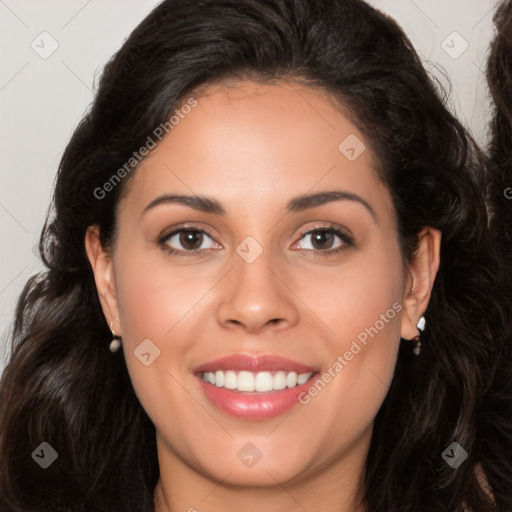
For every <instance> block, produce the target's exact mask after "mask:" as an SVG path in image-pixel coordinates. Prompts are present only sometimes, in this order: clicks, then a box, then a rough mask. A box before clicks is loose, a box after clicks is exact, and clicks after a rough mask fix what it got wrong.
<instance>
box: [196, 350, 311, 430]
mask: <svg viewBox="0 0 512 512" xmlns="http://www.w3.org/2000/svg"><path fill="white" fill-rule="evenodd" d="M216 370H224V371H225V370H235V371H237V370H238V371H242V370H245V371H252V372H255V373H256V372H260V371H277V370H283V371H286V372H297V373H309V372H313V373H314V375H313V376H312V378H311V379H309V380H308V381H307V382H305V383H304V384H302V385H300V386H295V387H293V388H285V389H282V390H279V391H269V392H268V393H257V392H252V393H249V392H241V391H234V390H231V389H225V388H218V387H217V386H214V385H212V384H210V383H208V382H205V381H204V380H203V378H202V374H203V373H204V372H215V371H216ZM194 372H195V374H196V378H197V379H198V382H199V385H200V387H201V389H202V391H203V392H204V394H205V396H206V398H207V399H208V400H209V401H210V402H211V403H212V404H213V405H215V406H216V407H217V408H218V409H220V410H221V411H223V412H225V413H227V414H229V415H231V416H235V417H237V418H242V419H246V420H264V419H267V418H272V417H274V416H279V415H281V414H284V413H285V412H287V411H289V410H290V409H291V408H292V407H293V406H295V405H297V403H298V396H299V395H300V393H302V392H304V391H306V390H307V389H308V388H309V387H310V386H311V385H312V384H313V383H314V381H315V380H316V379H317V378H320V373H319V372H318V371H317V370H316V369H315V368H313V367H311V366H306V365H303V364H300V363H297V362H295V361H291V360H290V359H286V358H283V357H279V356H271V355H264V356H249V355H247V354H236V355H233V356H229V357H224V358H222V359H217V360H215V361H211V362H209V363H206V364H203V365H201V366H199V367H197V368H196V369H195V370H194Z"/></svg>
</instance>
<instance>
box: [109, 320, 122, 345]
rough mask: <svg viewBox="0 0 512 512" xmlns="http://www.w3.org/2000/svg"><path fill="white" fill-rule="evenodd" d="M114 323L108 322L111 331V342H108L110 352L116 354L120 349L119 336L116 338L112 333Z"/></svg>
mask: <svg viewBox="0 0 512 512" xmlns="http://www.w3.org/2000/svg"><path fill="white" fill-rule="evenodd" d="M113 326H114V322H110V330H111V331H112V341H111V342H110V346H109V349H110V352H117V351H118V350H119V349H120V348H121V336H117V335H116V333H115V332H114V327H113Z"/></svg>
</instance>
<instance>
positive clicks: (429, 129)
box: [0, 0, 512, 512]
mask: <svg viewBox="0 0 512 512" xmlns="http://www.w3.org/2000/svg"><path fill="white" fill-rule="evenodd" d="M238 79H250V80H253V81H256V82H260V83H267V82H278V81H279V80H287V81H288V82H290V83H293V82H294V83H300V84H304V85H307V86H309V87H312V88H316V89H318V90H322V91H326V92H328V93H329V94H330V95H331V97H332V98H334V99H336V100H338V101H339V104H340V105H342V107H343V112H344V113H345V115H348V116H349V117H350V119H351V121H352V122H353V123H354V124H355V125H356V126H357V127H358V129H359V130H360V131H361V132H362V133H363V134H364V136H365V138H366V142H367V143H368V144H369V145H370V146H371V148H372V149H373V151H374V153H375V155H376V156H377V163H378V169H377V172H378V174H379V176H380V177H381V179H382V180H383V181H384V183H385V184H386V185H387V187H388V188H389V191H390V193H391V195H392V198H393V204H394V208H395V210H396V213H397V219H398V220H397V237H398V240H399V243H400V247H401V251H402V255H403V260H404V262H406V263H407V262H410V261H411V260H412V258H413V257H414V253H415V249H416V248H417V242H418V234H419V232H420V230H421V229H422V228H423V227H425V226H431V227H433V228H437V229H439V230H441V231H442V244H441V266H440V269H439V272H438V275H437V278H436V280H435V284H434V287H433V292H432V297H431V301H430V304H429V307H428V309H427V311H426V313H425V318H426V321H427V329H426V330H425V331H424V332H423V333H422V352H421V355H420V356H419V357H416V356H414V355H412V353H411V346H410V343H407V342H405V341H404V342H403V343H402V344H401V346H400V350H399V354H398V360H397V364H396V370H395V374H394V377H393V380H392V383H391V387H390V389H389V393H388V395H387V396H386V398H385V400H384V403H383V404H382V407H381V409H380V410H379V412H378V414H377V416H376V418H375V424H374V430H373V437H372V440H371V445H370V451H369V454H368V458H367V461H366V466H365V474H364V479H363V481H362V489H361V492H362V496H363V498H364V504H365V508H366V509H367V510H368V511H369V512H418V511H428V512H441V511H444V512H454V511H455V512H458V511H463V510H466V511H470V512H491V511H494V512H495V511H500V512H510V511H511V510H512V497H511V495H510V487H511V474H512V458H511V456H510V454H511V453H512V434H511V429H510V425H509V418H507V417H506V416H505V413H506V411H509V410H510V403H511V397H510V394H506V393H504V392H503V387H501V388H500V387H499V386H496V384H495V382H496V380H497V377H496V375H498V374H499V375H504V374H505V373H504V371H503V368H502V365H503V362H502V361H503V360H504V356H505V354H506V351H507V350H508V349H507V347H508V346H509V342H510V338H509V337H508V338H507V336H509V335H508V334H507V330H506V329H507V322H509V321H510V318H509V317H508V316H507V313H508V311H507V310H506V309H504V308H503V304H504V300H505V295H506V289H505V288H504V284H503V283H504V282H505V280H506V276H507V269H506V267H505V265H504V264H503V258H502V257H501V254H500V252H499V250H498V244H497V242H496V240H495V237H493V236H492V233H491V231H490V229H489V219H488V212H487V207H486V202H485V201H486V198H487V195H488V188H489V183H488V179H487V174H486V167H487V165H486V160H485V157H484V155H483V154H482V152H481V151H480V150H479V149H478V148H477V146H476V144H475V143H474V140H473V139H472V137H471V136H470V134H469V133H468V132H467V131H466V129H465V128H464V127H463V126H462V125H461V124H460V123H459V122H458V121H457V119H456V118H455V117H454V116H453V115H452V114H451V113H450V112H449V109H448V108H447V105H446V103H447V98H446V95H445V94H444V93H443V92H442V91H441V87H440V84H439V83H437V82H436V80H434V79H432V78H431V77H430V75H429V74H428V73H427V72H426V71H425V69H424V68H423V66H422V63H421V60H420V58H419V57H418V55H417V54H416V52H415V50H414V49H413V46H412V44H411V42H410V41H409V40H408V39H407V37H406V36H405V34H404V33H403V31H402V30H401V29H400V27H399V26H398V25H397V24H396V22H394V21H393V20H392V19H391V18H389V17H387V16H385V15H384V14H382V13H380V12H379V11H377V10H375V9H373V8H372V7H370V6H369V5H367V4H366V3H364V2H363V1H361V0H315V1H311V0H201V1H190V0H165V1H163V2H162V3H160V4H159V5H158V6H156V7H155V8H154V10H153V11H152V12H151V13H150V14H149V15H148V16H147V17H146V18H145V19H144V20H143V21H142V22H141V23H140V25H139V26H137V27H136V28H135V30H134V31H133V32H132V33H131V35H130V36H129V37H128V39H127V40H126V41H125V43H124V44H123V46H122V47H121V48H120V50H119V51H118V52H117V53H116V54H115V55H114V56H113V57H112V59H111V60H110V61H109V62H108V64H107V65H106V66H105V68H104V71H103V74H102V76H101V79H100V81H99V86H98V89H97V91H96V94H95V98H94V101H93V103H92V105H91V108H90V109H89V110H88V112H87V113H86V115H85V116H84V118H83V119H82V121H81V122H80V124H79V126H78V127H77V128H76V130H75V132H74V133H73V136H72V137H71V140H70V142H69V144H68V146H67V147H66V149H65V152H64V154H63V157H62V160H61V162H60V166H59V171H58V175H57V179H56V183H55V190H54V197H53V203H52V206H53V207H52V208H51V209H50V210H49V213H48V217H47V220H46V223H45V226H44V228H43V231H42V234H41V240H40V252H41V257H42V259H43V260H44V263H45V266H46V267H47V270H45V271H44V272H41V273H39V274H38V275H35V276H33V277H32V278H31V279H30V280H29V281H28V283H27V284H26V286H25V288H24V290H23V292H22V294H21V296H20V298H19V302H18V304H17V311H16V316H15V321H14V327H13V338H12V346H11V354H10V358H9V361H8V364H7V366H6V368H5V371H4V373H3V376H2V380H1V382H0V501H2V502H3V503H4V505H3V506H4V508H5V509H6V510H9V511H14V512H22V511H23V512H27V511H38V512H45V511H48V512H50V511H51V512H55V511H67V512H77V511H109V512H112V511H115V512H117V511H119V512H127V511H133V512H135V511H137V512H141V511H142V512H153V510H154V508H153V507H154V503H153V490H154V487H155V484H156V482H157V480H158V477H159V466H158V459H157V451H156V442H155V428H154V425H153V424H152V422H151V421H150V419H149V417H148V416H147V414H146V413H145V411H144V410H143V408H142V406H141V405H140V403H139V401H138V399H137V397H136V395H135V392H134V389H133V387H132V384H131V381H130V378H129V375H128V372H127V369H126V365H125V361H124V359H123V357H122V356H121V355H120V354H122V351H121V352H119V353H117V354H112V353H111V352H110V351H109V350H108V345H109V341H110V339H111V333H110V330H109V328H108V326H107V324H106V321H105V318H104V315H103V312H102V309H101V307H100V303H99V300H98V295H97V291H96V287H95V283H94V279H93V273H92V270H91V266H90V264H89V261H88V259H87V256H86V253H85V248H84V236H85V232H86V229H87V227H88V226H90V225H92V224H98V225H99V226H100V235H101V243H102V244H103V245H104V246H105V247H106V248H109V247H111V245H112V241H113V239H114V237H115V235H116V205H117V204H118V202H119V198H120V197H121V196H122V194H123V191H126V187H127V184H128V183H130V182H131V178H132V177H133V175H134V173H135V172H136V169H133V171H132V172H131V173H130V174H129V175H128V176H127V177H126V178H125V179H123V180H122V182H121V183H119V185H118V186H116V187H115V188H114V189H113V190H112V191H111V192H110V193H109V194H106V196H105V197H104V198H103V199H98V198H96V197H95V195H94V190H95V189H97V187H101V186H102V185H103V184H104V183H105V182H107V181H108V179H109V178H110V177H111V176H112V174H113V172H115V171H116V169H119V168H120V167H121V166H123V164H124V163H125V162H126V161H127V160H128V159H129V158H130V157H131V156H132V155H133V152H134V151H136V150H137V149H138V148H140V147H141V146H143V145H144V143H145V142H146V140H147V137H148V136H149V135H151V133H152V132H153V131H154V130H155V128H156V127H157V126H159V125H160V124H162V123H166V122H167V121H168V119H169V117H170V115H171V114H172V113H173V111H174V110H175V109H176V108H177V107H178V106H179V105H180V103H181V102H183V101H184V98H187V97H188V96H189V95H192V94H193V93H194V91H197V90H198V88H199V87H200V86H203V85H207V84H213V83H224V84H229V83H233V81H234V80H238ZM507 361H508V359H507ZM498 380H499V379H498ZM500 385H501V384H500ZM500 390H501V391H500ZM454 441H456V442H457V443H459V444H460V445H461V446H462V447H463V448H464V449H465V450H466V451H467V452H468V454H469V456H468V459H467V460H466V461H465V462H464V463H463V464H461V465H460V466H459V467H458V468H457V469H452V467H450V466H449V465H448V464H447V463H446V462H445V461H444V460H443V458H442V456H441V454H442V453H443V451H444V450H445V449H446V447H447V446H449V445H450V444H451V443H452V442H454ZM42 442H47V443H49V444H50V445H51V446H52V447H53V448H54V449H55V450H56V451H57V452H58V458H57V460H56V461H55V462H54V463H53V464H52V465H51V466H50V467H48V468H47V469H42V468H41V467H39V465H38V464H36V463H35V462H34V460H32V457H31V454H32V453H33V452H34V450H35V448H36V447H38V446H39V445H40V444H41V443H42ZM478 467H480V468H481V470H483V474H484V475H485V476H486V478H487V482H488V485H489V486H490V490H491V492H492V495H490V494H489V492H487V491H486V490H485V489H484V488H483V486H482V483H481V482H480V481H479V479H478V478H477V473H478V471H477V468H478Z"/></svg>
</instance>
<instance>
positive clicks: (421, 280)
mask: <svg viewBox="0 0 512 512" xmlns="http://www.w3.org/2000/svg"><path fill="white" fill-rule="evenodd" d="M418 236H419V244H418V248H417V250H416V252H415V253H414V256H413V260H412V261H411V263H410V265H409V267H408V276H407V278H406V279H405V285H404V289H403V297H402V319H401V334H400V335H401V337H402V338H404V339H406V340H410V339H412V338H414V336H416V335H417V334H418V329H417V327H416V324H417V323H418V320H419V319H420V318H421V316H422V315H423V313H425V311H426V310H427V306H428V303H429V301H430V296H431V294H432V288H433V286H434V280H435V278H436V275H437V271H438V270H439V264H440V260H441V232H440V231H439V230H438V229H434V228H430V227H428V228H424V229H423V230H422V231H421V232H420V234H419V235H418Z"/></svg>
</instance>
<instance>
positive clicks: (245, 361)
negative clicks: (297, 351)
mask: <svg viewBox="0 0 512 512" xmlns="http://www.w3.org/2000/svg"><path fill="white" fill-rule="evenodd" d="M216 370H223V371H226V370H235V371H236V370H238V371H242V370H245V371H247V372H264V371H267V372H272V371H278V370H283V371H285V372H297V373H309V372H316V371H318V370H317V368H313V367H311V366H306V365H304V364H301V363H297V362H295V361H292V360H290V359H286V358H284V357H280V356H274V355H262V356H250V355H248V354H234V355H232V356H227V357H222V358H221V359H216V360H215V361H210V362H208V363H205V364H202V365H201V366H198V367H197V368H195V369H194V373H196V374H197V373H203V372H215V371H216Z"/></svg>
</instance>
